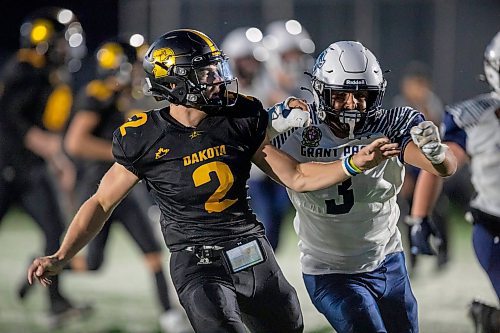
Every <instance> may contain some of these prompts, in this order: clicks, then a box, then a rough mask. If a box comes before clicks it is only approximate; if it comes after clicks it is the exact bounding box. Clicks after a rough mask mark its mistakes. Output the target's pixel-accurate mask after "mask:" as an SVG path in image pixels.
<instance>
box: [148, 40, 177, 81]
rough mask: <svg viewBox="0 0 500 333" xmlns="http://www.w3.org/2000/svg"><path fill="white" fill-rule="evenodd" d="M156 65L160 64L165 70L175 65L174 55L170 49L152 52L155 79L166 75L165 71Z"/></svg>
mask: <svg viewBox="0 0 500 333" xmlns="http://www.w3.org/2000/svg"><path fill="white" fill-rule="evenodd" d="M157 63H162V64H163V66H165V67H166V68H170V67H172V66H173V65H175V54H174V51H173V50H172V49H171V48H168V47H167V48H162V49H158V50H155V51H153V64H154V68H153V74H154V76H155V77H156V78H159V77H164V76H167V75H168V72H167V69H166V68H164V67H162V66H159V65H158V64H157Z"/></svg>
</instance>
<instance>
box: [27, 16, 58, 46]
mask: <svg viewBox="0 0 500 333" xmlns="http://www.w3.org/2000/svg"><path fill="white" fill-rule="evenodd" d="M53 33H54V26H53V25H52V23H51V22H50V21H48V20H45V19H38V20H35V21H34V22H33V27H32V29H31V33H30V40H31V43H32V44H34V45H37V44H39V43H41V42H45V41H47V40H48V39H49V38H50V37H51V36H52V34H53Z"/></svg>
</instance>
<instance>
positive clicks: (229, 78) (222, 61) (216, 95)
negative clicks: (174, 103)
mask: <svg viewBox="0 0 500 333" xmlns="http://www.w3.org/2000/svg"><path fill="white" fill-rule="evenodd" d="M188 82H189V84H192V89H190V90H191V93H188V95H187V101H188V102H189V103H192V104H193V105H194V106H198V107H201V108H206V107H223V106H231V105H232V103H231V101H230V99H229V95H228V90H235V91H237V90H238V88H237V81H236V79H235V78H234V77H233V75H232V73H231V69H230V66H229V63H228V60H227V58H222V57H216V58H214V59H212V61H211V62H209V63H208V64H206V65H204V66H198V65H193V69H192V70H191V71H190V73H189V74H188ZM233 86H234V87H233ZM231 87H232V88H233V89H230V88H231Z"/></svg>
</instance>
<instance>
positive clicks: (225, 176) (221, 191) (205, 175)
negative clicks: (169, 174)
mask: <svg viewBox="0 0 500 333" xmlns="http://www.w3.org/2000/svg"><path fill="white" fill-rule="evenodd" d="M211 172H214V173H215V175H216V176H217V178H218V179H219V184H220V185H219V187H218V188H217V189H216V190H215V192H214V193H213V194H212V195H211V196H210V198H208V200H207V201H206V202H205V210H206V211H207V212H209V213H220V212H222V211H223V210H224V209H226V208H228V207H229V206H231V205H233V204H234V203H235V202H236V201H238V199H224V200H221V199H222V198H224V196H225V195H226V194H227V192H228V191H229V189H230V188H231V186H233V183H234V176H233V173H232V172H231V169H229V166H228V165H227V164H226V163H223V162H219V161H216V162H210V163H207V164H203V165H201V166H199V167H198V168H196V170H194V172H193V181H194V186H196V187H198V186H201V185H203V184H206V183H208V182H210V181H211V180H212V178H211V177H210V173H211Z"/></svg>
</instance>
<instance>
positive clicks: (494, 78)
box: [483, 31, 500, 95]
mask: <svg viewBox="0 0 500 333" xmlns="http://www.w3.org/2000/svg"><path fill="white" fill-rule="evenodd" d="M483 65H484V74H485V75H486V80H487V81H488V83H489V84H490V86H491V88H493V90H494V91H495V92H496V93H497V94H498V95H500V31H499V32H498V33H497V34H496V35H495V37H493V39H492V40H491V42H490V43H489V44H488V46H487V47H486V50H485V51H484V61H483Z"/></svg>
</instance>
